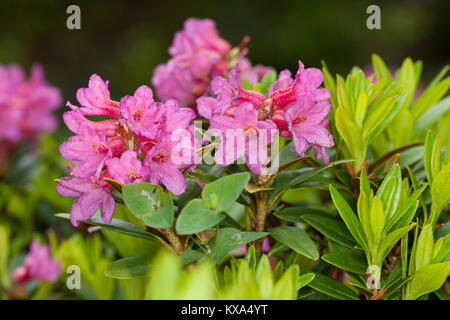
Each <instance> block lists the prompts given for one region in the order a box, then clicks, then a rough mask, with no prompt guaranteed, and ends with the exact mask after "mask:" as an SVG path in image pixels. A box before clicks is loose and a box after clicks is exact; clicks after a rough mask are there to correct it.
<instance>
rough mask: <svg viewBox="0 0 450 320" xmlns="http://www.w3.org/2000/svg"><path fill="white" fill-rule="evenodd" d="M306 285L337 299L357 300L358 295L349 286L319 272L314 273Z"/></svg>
mask: <svg viewBox="0 0 450 320" xmlns="http://www.w3.org/2000/svg"><path fill="white" fill-rule="evenodd" d="M308 286H310V287H311V288H313V289H314V290H316V291H319V292H322V293H324V294H326V295H328V296H330V297H332V298H336V299H338V300H359V297H358V296H357V295H356V294H355V293H354V292H353V291H352V290H351V289H350V288H348V287H347V286H345V285H343V284H342V283H340V282H339V281H336V280H333V279H331V278H328V277H326V276H324V275H321V274H319V273H316V276H315V277H314V279H313V280H312V281H311V282H310V283H309V284H308Z"/></svg>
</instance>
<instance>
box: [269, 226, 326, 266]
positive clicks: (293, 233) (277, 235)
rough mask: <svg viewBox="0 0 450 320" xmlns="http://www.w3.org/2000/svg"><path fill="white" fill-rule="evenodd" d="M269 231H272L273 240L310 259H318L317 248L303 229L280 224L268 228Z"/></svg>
mask: <svg viewBox="0 0 450 320" xmlns="http://www.w3.org/2000/svg"><path fill="white" fill-rule="evenodd" d="M269 232H271V233H272V237H273V238H274V239H275V240H277V241H279V242H281V243H282V244H284V245H286V246H288V247H289V248H291V249H293V250H294V251H296V252H297V253H300V254H302V255H304V256H306V257H308V258H310V259H312V260H317V259H319V250H318V249H317V246H316V244H315V243H314V242H313V241H312V240H311V239H310V238H309V236H308V234H307V233H306V231H305V230H303V229H300V228H297V227H291V226H282V227H276V228H272V229H269Z"/></svg>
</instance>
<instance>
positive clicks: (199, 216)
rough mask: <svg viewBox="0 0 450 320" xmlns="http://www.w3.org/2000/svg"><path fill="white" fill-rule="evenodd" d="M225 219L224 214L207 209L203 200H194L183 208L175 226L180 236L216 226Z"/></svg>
mask: <svg viewBox="0 0 450 320" xmlns="http://www.w3.org/2000/svg"><path fill="white" fill-rule="evenodd" d="M224 218H225V215H224V214H222V213H220V212H215V211H213V210H212V209H211V208H208V207H205V206H204V203H203V201H202V200H200V199H194V200H191V201H189V203H188V204H187V205H186V206H185V207H184V208H183V210H182V211H181V213H180V216H179V217H178V219H177V222H176V224H175V226H176V230H177V233H178V234H181V235H184V234H194V233H197V232H200V231H204V230H206V229H208V228H211V227H213V226H215V225H216V224H218V223H219V222H220V221H222V220H223V219H224Z"/></svg>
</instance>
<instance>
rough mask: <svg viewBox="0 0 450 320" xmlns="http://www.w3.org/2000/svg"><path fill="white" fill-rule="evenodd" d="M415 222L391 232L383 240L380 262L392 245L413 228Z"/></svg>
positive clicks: (380, 248)
mask: <svg viewBox="0 0 450 320" xmlns="http://www.w3.org/2000/svg"><path fill="white" fill-rule="evenodd" d="M414 226H415V224H411V225H409V226H405V227H402V228H400V229H397V230H394V231H392V232H391V233H389V234H388V235H387V236H386V237H385V238H383V239H382V240H381V243H380V246H379V248H378V257H377V259H378V262H380V263H381V262H382V261H383V260H384V258H385V257H386V256H387V254H388V253H389V251H391V249H392V247H393V246H394V245H395V244H396V243H397V242H398V241H399V240H400V238H401V237H403V236H404V235H405V234H406V233H407V232H408V231H409V230H411V229H412V228H413V227H414Z"/></svg>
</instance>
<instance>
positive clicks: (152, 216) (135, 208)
mask: <svg viewBox="0 0 450 320" xmlns="http://www.w3.org/2000/svg"><path fill="white" fill-rule="evenodd" d="M122 194H123V200H124V201H125V204H126V206H127V207H128V209H130V211H131V213H132V214H133V215H134V216H135V217H137V218H140V219H141V220H142V221H143V222H144V223H145V224H146V225H148V226H150V227H153V228H164V229H165V228H170V227H171V226H172V223H173V216H174V209H173V202H172V197H171V195H170V194H169V193H166V192H164V191H163V190H162V188H161V187H160V186H157V185H153V184H150V183H131V184H127V185H126V186H123V188H122Z"/></svg>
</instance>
